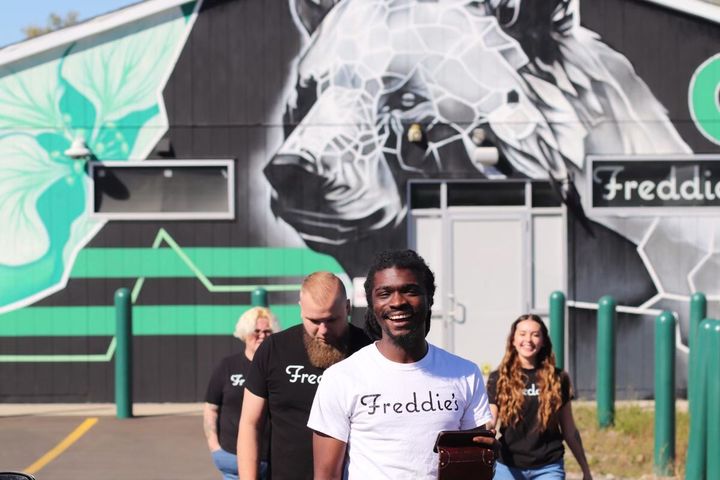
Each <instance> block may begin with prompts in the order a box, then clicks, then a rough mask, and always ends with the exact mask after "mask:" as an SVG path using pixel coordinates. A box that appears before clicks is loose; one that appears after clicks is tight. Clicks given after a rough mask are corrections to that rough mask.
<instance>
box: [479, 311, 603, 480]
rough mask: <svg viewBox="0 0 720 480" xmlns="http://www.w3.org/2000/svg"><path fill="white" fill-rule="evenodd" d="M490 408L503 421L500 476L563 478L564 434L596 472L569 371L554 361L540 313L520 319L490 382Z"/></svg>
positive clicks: (497, 420) (580, 460)
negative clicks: (587, 452)
mask: <svg viewBox="0 0 720 480" xmlns="http://www.w3.org/2000/svg"><path fill="white" fill-rule="evenodd" d="M487 391H488V397H489V399H490V410H491V411H492V414H493V419H494V420H495V424H496V426H498V424H499V427H500V433H501V434H502V436H501V437H500V439H499V441H500V459H499V461H498V462H497V467H496V471H495V477H494V478H495V479H500V480H505V479H507V480H520V479H564V478H565V467H564V463H563V454H564V450H565V449H564V447H563V440H565V442H566V443H567V444H568V446H569V447H570V450H571V451H572V453H573V455H574V456H575V458H576V459H577V461H578V463H579V464H580V467H581V468H582V471H583V479H584V480H590V479H591V478H592V475H591V473H590V467H589V466H588V462H587V460H586V459H585V451H584V449H583V446H582V440H581V439H580V432H578V429H577V427H576V426H575V420H574V419H573V415H572V406H571V403H570V400H571V398H572V389H571V386H570V378H569V377H568V375H567V373H565V372H564V371H562V370H561V369H559V368H556V367H555V355H554V354H553V351H552V342H551V340H550V336H549V335H548V330H547V327H545V324H544V323H543V321H542V319H541V318H540V317H538V316H537V315H522V316H521V317H519V318H518V319H517V320H515V321H514V322H513V324H512V327H511V328H510V334H509V335H508V338H507V343H506V345H505V356H504V357H503V360H502V363H501V364H500V367H499V368H498V370H495V371H494V372H492V373H491V374H490V377H489V378H488V382H487Z"/></svg>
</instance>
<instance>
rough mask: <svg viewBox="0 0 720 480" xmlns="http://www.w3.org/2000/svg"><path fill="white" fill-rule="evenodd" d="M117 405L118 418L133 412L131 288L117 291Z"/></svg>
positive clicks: (129, 416) (129, 415) (127, 416)
mask: <svg viewBox="0 0 720 480" xmlns="http://www.w3.org/2000/svg"><path fill="white" fill-rule="evenodd" d="M115 342H116V346H115V407H116V411H117V418H131V417H132V416H133V412H132V303H131V299H130V290H128V289H127V288H119V289H118V290H117V291H116V292H115Z"/></svg>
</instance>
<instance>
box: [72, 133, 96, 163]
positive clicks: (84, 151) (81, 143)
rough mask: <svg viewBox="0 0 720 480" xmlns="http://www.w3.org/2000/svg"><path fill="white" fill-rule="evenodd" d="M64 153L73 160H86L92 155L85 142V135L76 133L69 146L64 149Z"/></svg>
mask: <svg viewBox="0 0 720 480" xmlns="http://www.w3.org/2000/svg"><path fill="white" fill-rule="evenodd" d="M65 155H67V156H68V157H70V158H72V159H73V160H88V159H89V158H90V157H91V156H92V151H90V149H89V148H88V146H87V144H86V143H85V137H83V136H82V135H78V136H77V137H75V140H73V141H72V143H71V144H70V148H68V149H67V150H65Z"/></svg>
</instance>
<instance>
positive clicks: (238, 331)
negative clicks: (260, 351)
mask: <svg viewBox="0 0 720 480" xmlns="http://www.w3.org/2000/svg"><path fill="white" fill-rule="evenodd" d="M261 318H267V320H268V323H269V324H270V330H272V331H273V333H275V332H278V331H280V324H279V323H278V321H277V318H275V315H273V314H272V312H271V311H270V309H269V308H265V307H252V308H251V309H249V310H246V311H245V313H243V314H242V315H240V318H238V321H237V323H236V324H235V332H233V336H234V337H237V338H239V339H240V340H242V341H243V342H244V341H245V340H247V338H248V336H250V335H251V334H254V333H255V326H256V325H257V321H258V320H259V319H261Z"/></svg>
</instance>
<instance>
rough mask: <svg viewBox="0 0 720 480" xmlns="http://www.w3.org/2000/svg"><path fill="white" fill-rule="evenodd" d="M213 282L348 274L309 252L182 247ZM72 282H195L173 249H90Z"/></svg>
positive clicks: (77, 265)
mask: <svg viewBox="0 0 720 480" xmlns="http://www.w3.org/2000/svg"><path fill="white" fill-rule="evenodd" d="M181 252H182V253H183V254H185V255H187V257H188V258H189V259H190V260H191V261H192V262H193V263H194V264H195V266H197V268H198V269H199V270H200V271H201V272H202V273H203V274H204V275H205V276H207V277H279V276H284V277H301V276H305V275H307V274H308V273H311V272H314V271H316V270H327V271H330V272H333V273H342V272H343V269H342V267H340V264H338V263H337V261H336V260H335V259H334V258H333V257H331V256H329V255H323V254H320V253H316V252H314V251H312V250H310V249H308V248H259V247H258V248H210V247H195V248H182V249H181ZM70 276H71V277H72V278H137V277H154V278H161V277H193V276H196V274H195V273H193V271H192V270H191V268H189V266H188V264H187V263H186V262H185V261H184V260H183V259H182V258H181V256H180V255H178V252H176V251H175V250H174V249H172V248H85V249H83V250H81V251H80V253H79V254H78V257H77V260H76V261H75V265H74V267H73V270H72V273H71V274H70Z"/></svg>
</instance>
